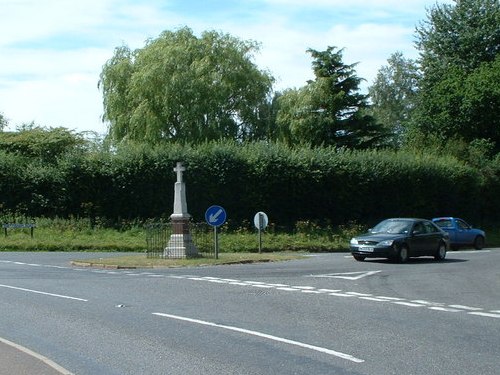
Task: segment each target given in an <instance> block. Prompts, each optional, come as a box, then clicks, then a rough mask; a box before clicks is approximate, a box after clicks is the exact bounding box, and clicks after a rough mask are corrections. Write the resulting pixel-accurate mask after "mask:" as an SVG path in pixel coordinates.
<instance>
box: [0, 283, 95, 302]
mask: <svg viewBox="0 0 500 375" xmlns="http://www.w3.org/2000/svg"><path fill="white" fill-rule="evenodd" d="M0 288H8V289H15V290H21V291H23V292H29V293H36V294H43V295H45V296H51V297H59V298H66V299H73V300H76V301H82V302H88V300H87V299H83V298H76V297H70V296H64V295H62V294H54V293H46V292H41V291H39V290H32V289H25V288H18V287H16V286H11V285H3V284H0Z"/></svg>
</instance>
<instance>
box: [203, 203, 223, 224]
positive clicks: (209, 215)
mask: <svg viewBox="0 0 500 375" xmlns="http://www.w3.org/2000/svg"><path fill="white" fill-rule="evenodd" d="M205 220H206V221H207V223H208V224H209V225H211V226H213V227H218V226H221V225H222V224H224V223H225V222H226V211H225V210H224V209H223V208H222V207H221V206H210V207H209V208H208V209H207V211H206V212H205Z"/></svg>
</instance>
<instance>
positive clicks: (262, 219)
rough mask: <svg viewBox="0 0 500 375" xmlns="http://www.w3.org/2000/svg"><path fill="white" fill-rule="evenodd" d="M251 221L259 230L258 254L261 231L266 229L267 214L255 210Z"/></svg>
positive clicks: (260, 245)
mask: <svg viewBox="0 0 500 375" xmlns="http://www.w3.org/2000/svg"><path fill="white" fill-rule="evenodd" d="M253 223H254V225H255V227H256V228H257V229H258V231H259V254H260V253H262V231H263V230H264V229H266V227H267V224H268V223H269V219H268V217H267V215H266V214H265V213H264V212H262V211H260V212H257V213H256V214H255V216H254V218H253Z"/></svg>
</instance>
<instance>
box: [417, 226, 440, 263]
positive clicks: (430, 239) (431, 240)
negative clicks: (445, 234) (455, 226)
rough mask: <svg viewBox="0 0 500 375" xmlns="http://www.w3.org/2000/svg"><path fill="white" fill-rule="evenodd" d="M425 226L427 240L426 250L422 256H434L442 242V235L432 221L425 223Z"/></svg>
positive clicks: (423, 250)
mask: <svg viewBox="0 0 500 375" xmlns="http://www.w3.org/2000/svg"><path fill="white" fill-rule="evenodd" d="M423 226H424V228H425V234H426V240H425V248H424V249H422V253H421V255H434V254H436V251H437V249H438V247H439V243H440V242H441V240H442V233H441V232H440V231H439V229H438V228H437V227H436V226H435V225H434V224H432V223H431V222H430V221H424V222H423Z"/></svg>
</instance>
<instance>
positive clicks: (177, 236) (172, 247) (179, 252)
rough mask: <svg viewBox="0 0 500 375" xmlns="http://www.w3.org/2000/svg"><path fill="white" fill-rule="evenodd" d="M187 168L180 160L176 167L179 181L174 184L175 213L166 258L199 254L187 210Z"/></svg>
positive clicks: (175, 170)
mask: <svg viewBox="0 0 500 375" xmlns="http://www.w3.org/2000/svg"><path fill="white" fill-rule="evenodd" d="M185 170H186V168H184V167H183V166H182V163H180V162H178V163H177V166H176V167H175V168H174V172H176V173H177V182H176V183H175V185H174V213H173V214H172V215H170V220H171V222H172V235H171V236H170V240H169V241H168V245H167V247H166V248H165V250H164V252H163V257H164V258H187V257H195V256H197V255H198V249H197V248H196V246H195V245H194V243H193V239H192V237H191V233H190V232H189V219H190V218H191V215H190V214H189V213H188V211H187V200H186V184H185V183H184V182H183V181H182V172H184V171H185Z"/></svg>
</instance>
